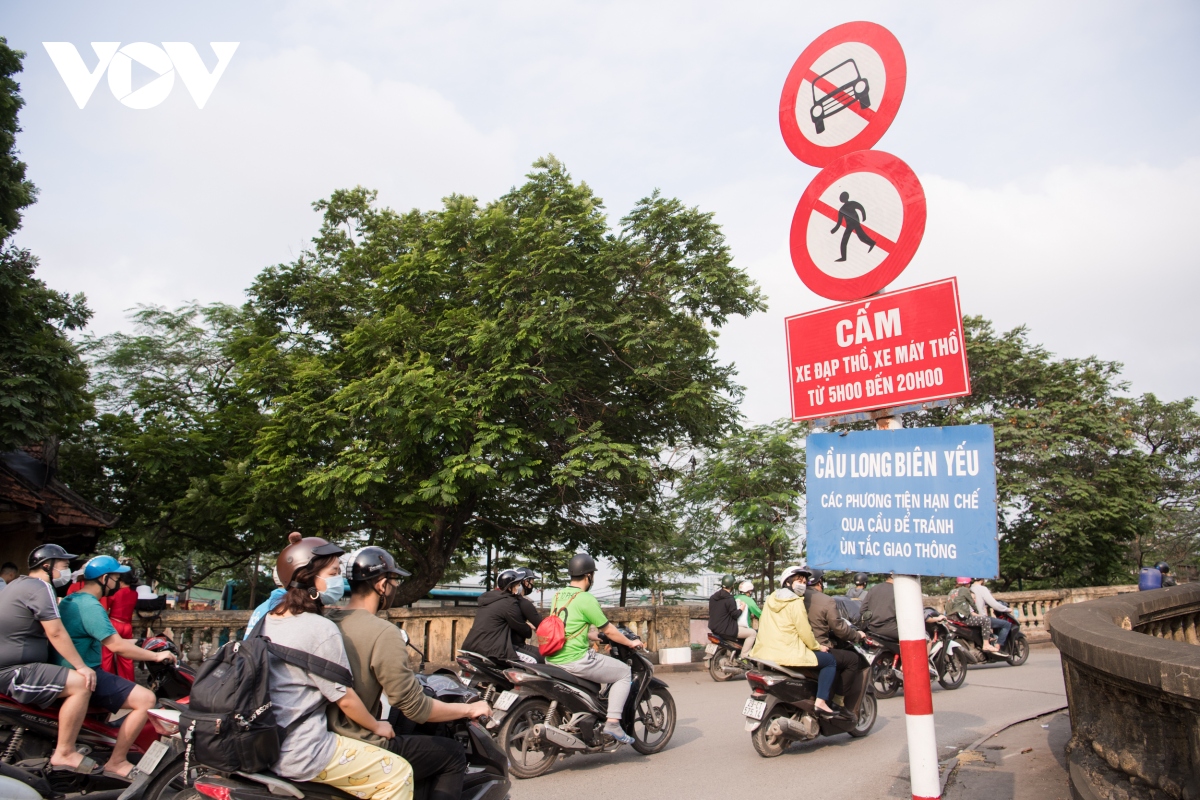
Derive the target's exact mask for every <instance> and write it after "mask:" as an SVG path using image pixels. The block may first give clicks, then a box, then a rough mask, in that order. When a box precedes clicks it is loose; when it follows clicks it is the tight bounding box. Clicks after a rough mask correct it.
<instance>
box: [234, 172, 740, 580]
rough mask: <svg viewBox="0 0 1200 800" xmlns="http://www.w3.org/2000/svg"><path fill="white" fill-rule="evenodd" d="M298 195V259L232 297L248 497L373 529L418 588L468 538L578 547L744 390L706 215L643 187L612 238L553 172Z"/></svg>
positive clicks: (731, 298) (723, 252) (708, 434)
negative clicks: (725, 342)
mask: <svg viewBox="0 0 1200 800" xmlns="http://www.w3.org/2000/svg"><path fill="white" fill-rule="evenodd" d="M373 200H374V194H373V193H372V192H368V191H366V190H364V189H361V188H359V189H355V190H350V191H340V192H336V193H334V194H333V196H331V197H330V199H329V200H327V201H323V202H321V203H318V204H317V208H318V209H319V210H321V211H322V212H324V215H325V220H324V224H323V226H322V228H321V231H320V234H319V235H318V236H317V238H316V239H315V240H314V248H313V250H312V251H311V252H309V253H306V254H304V255H303V256H302V257H301V258H300V259H298V260H297V261H296V262H294V263H292V264H288V265H283V266H279V267H276V268H272V269H270V270H267V271H266V272H265V273H264V274H262V275H261V276H260V277H259V279H258V280H257V281H256V282H255V284H254V287H253V288H252V290H251V302H250V307H251V311H252V313H253V315H254V317H255V322H254V325H255V327H254V335H253V336H252V337H249V339H248V340H247V341H246V342H245V344H244V347H245V352H247V353H249V354H250V359H251V360H250V361H249V362H248V363H247V365H246V366H245V367H244V368H243V370H242V374H243V376H244V377H245V380H246V383H247V387H248V388H249V390H251V391H253V392H254V393H255V397H257V398H258V399H259V400H260V402H261V403H262V404H263V407H264V409H265V410H266V412H267V414H266V420H265V422H264V424H263V427H262V429H261V430H260V432H259V434H258V437H257V440H256V451H255V463H254V465H253V467H252V473H253V477H254V480H255V482H256V484H257V485H258V487H259V491H260V492H263V493H269V494H271V495H272V496H273V497H276V498H279V500H280V502H282V503H284V504H286V505H287V506H288V507H290V508H294V509H297V510H299V509H311V510H312V514H313V515H320V516H321V517H322V519H323V525H324V529H325V530H327V531H329V532H331V533H336V532H338V531H369V532H371V535H376V534H379V535H382V536H383V537H384V539H385V540H386V541H388V542H391V543H393V544H394V546H395V547H396V548H397V549H398V551H399V555H400V556H401V557H402V558H403V559H404V560H405V561H406V562H407V563H408V565H409V566H410V567H412V568H413V571H414V578H413V579H412V580H410V581H407V582H406V583H405V584H404V586H402V587H401V596H400V598H399V600H400V602H408V601H411V600H413V599H415V598H417V597H420V596H422V595H423V594H424V593H425V592H426V591H428V589H429V588H430V587H432V586H433V585H434V584H435V583H436V582H437V581H438V579H439V578H440V577H441V575H442V574H443V572H444V571H445V570H446V567H447V565H448V564H449V562H450V559H451V557H452V556H453V554H454V553H455V552H456V551H457V550H459V549H460V548H461V547H462V546H463V545H464V543H467V542H469V540H470V539H471V538H472V537H473V536H474V535H475V534H476V533H479V534H483V533H486V532H488V531H494V530H501V531H506V532H509V534H510V535H512V536H515V537H518V538H524V537H528V538H529V539H531V540H534V541H537V540H539V539H543V540H545V539H551V540H555V541H558V542H570V541H582V540H585V539H586V537H587V535H588V531H589V530H594V529H595V525H596V523H597V521H598V520H599V519H601V518H602V517H603V516H604V515H605V514H606V513H609V512H610V511H611V509H612V508H614V507H618V506H620V505H621V503H622V502H623V498H624V497H627V496H629V494H630V493H631V491H632V490H633V489H635V488H636V487H638V486H641V485H644V484H646V483H647V482H650V481H653V480H654V470H653V460H654V458H655V456H656V454H657V453H658V452H659V451H660V450H661V449H662V448H664V447H670V446H673V445H674V444H676V443H682V444H693V443H694V444H700V445H702V444H708V443H711V442H714V441H715V440H716V439H717V438H718V437H719V436H720V435H721V434H723V433H724V432H725V430H726V429H728V428H729V427H730V426H731V425H732V424H733V422H734V420H735V417H736V414H737V402H738V400H739V397H740V391H741V390H740V387H738V386H737V385H736V384H735V383H734V381H733V374H734V373H733V369H732V368H731V367H729V366H725V365H722V364H720V363H719V362H718V361H717V359H716V338H715V331H716V329H717V328H719V327H721V326H722V325H723V324H724V323H725V322H726V320H727V319H728V318H729V317H730V316H731V315H746V314H749V313H752V312H753V311H756V310H759V309H761V308H762V307H763V305H762V301H761V298H760V295H759V293H758V291H757V289H756V288H755V287H754V285H753V284H752V283H751V281H750V280H749V279H748V278H747V277H746V275H745V274H744V273H743V272H741V271H740V270H738V269H737V268H735V267H734V266H733V265H732V263H731V257H730V254H729V251H728V248H727V247H726V245H725V242H724V238H723V236H722V234H721V232H720V229H719V228H718V227H717V225H716V224H715V223H714V222H713V220H712V216H711V215H710V214H706V213H702V212H700V211H698V210H696V209H692V208H687V207H685V206H684V205H683V204H682V203H680V202H679V201H677V200H670V199H666V198H663V197H660V196H659V195H658V194H657V193H655V194H653V195H651V196H650V197H648V198H645V199H643V200H642V201H640V202H639V203H638V204H637V205H636V206H635V208H634V209H633V210H632V211H631V212H630V213H629V215H627V216H626V217H624V218H623V219H622V220H621V224H620V228H619V230H616V231H613V230H611V229H610V228H609V226H608V223H607V219H606V216H605V214H604V210H603V205H602V203H601V201H600V199H599V198H597V197H596V196H595V195H594V194H593V193H592V192H591V190H590V189H589V188H588V187H587V186H586V185H585V184H582V183H575V182H573V181H572V180H571V178H570V176H569V175H568V174H567V172H566V170H565V169H564V168H563V166H562V165H561V164H560V163H558V162H557V161H556V160H554V159H553V158H547V159H542V160H540V161H538V162H536V163H535V164H534V169H533V172H532V173H530V175H529V179H528V182H527V183H525V184H524V185H522V186H520V187H517V188H514V189H512V190H511V191H509V192H508V193H507V194H505V195H504V196H503V197H501V198H500V199H498V200H496V201H495V202H492V203H489V204H487V205H480V204H479V203H478V202H477V201H476V200H474V199H473V198H469V197H462V196H451V197H448V198H447V199H446V200H445V202H444V205H443V207H442V208H441V209H439V210H436V211H430V212H420V211H412V212H409V213H407V214H398V213H395V212H393V211H391V210H387V209H377V208H375V207H374V206H373V205H372V202H373Z"/></svg>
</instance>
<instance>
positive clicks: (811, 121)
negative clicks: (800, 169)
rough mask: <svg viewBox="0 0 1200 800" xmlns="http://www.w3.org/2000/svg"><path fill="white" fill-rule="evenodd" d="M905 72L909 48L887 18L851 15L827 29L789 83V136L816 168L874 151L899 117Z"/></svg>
mask: <svg viewBox="0 0 1200 800" xmlns="http://www.w3.org/2000/svg"><path fill="white" fill-rule="evenodd" d="M906 78H907V68H906V66H905V63H904V51H903V50H902V49H901V47H900V43H899V42H898V41H896V37H895V36H893V35H892V33H891V31H889V30H888V29H887V28H884V27H883V26H882V25H876V24H875V23H874V22H847V23H846V24H844V25H838V26H837V27H836V28H832V29H830V30H828V31H826V32H825V33H823V34H821V35H820V36H818V37H817V39H816V41H814V42H813V43H812V44H810V45H809V46H808V47H806V48H804V52H803V53H801V54H800V57H799V58H797V59H796V63H795V64H793V65H792V70H791V72H789V73H788V76H787V80H786V81H784V83H783V94H782V95H781V96H780V98H779V129H780V131H781V132H782V133H783V141H784V142H785V143H786V144H787V146H788V149H789V150H791V151H792V154H793V155H794V156H796V158H798V159H800V160H801V161H803V162H804V163H806V164H811V165H812V166H814V167H823V166H825V165H826V164H828V163H830V162H831V161H833V160H834V159H836V158H839V157H841V156H844V155H846V154H847V153H853V152H854V151H856V150H869V149H870V148H871V147H873V146H874V145H875V143H876V142H878V141H879V139H880V138H881V137H882V136H883V134H884V133H885V132H886V131H887V129H888V126H889V125H891V124H892V120H894V119H895V118H896V111H897V110H899V108H900V100H901V99H902V98H903V97H904V84H905V80H906Z"/></svg>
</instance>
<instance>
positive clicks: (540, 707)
mask: <svg viewBox="0 0 1200 800" xmlns="http://www.w3.org/2000/svg"><path fill="white" fill-rule="evenodd" d="M549 711H550V704H549V703H548V702H546V701H545V700H542V699H541V698H534V699H532V700H526V701H525V702H524V703H521V705H519V706H517V707H516V708H515V709H513V710H512V711H511V712H510V713H509V715H508V716H507V717H505V718H504V723H503V724H502V725H501V726H500V731H499V735H498V737H497V738H498V739H499V740H500V748H501V749H502V750H504V754H505V755H506V756H508V771H509V772H511V773H512V774H513V776H514V777H517V778H522V779H524V778H536V777H537V776H539V775H544V774H546V773H547V772H548V771H549V770H550V768H551V767H553V766H554V762H555V760H557V758H558V748H557V747H555V746H554V745H552V744H550V743H548V742H543V741H539V740H536V739H534V738H533V736H532V735H531V734H530V731H532V729H533V726H534V725H537V724H538V723H542V722H545V721H546V715H547V714H548V713H549Z"/></svg>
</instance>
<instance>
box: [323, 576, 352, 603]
mask: <svg viewBox="0 0 1200 800" xmlns="http://www.w3.org/2000/svg"><path fill="white" fill-rule="evenodd" d="M345 594H346V580H345V579H344V578H343V577H342V576H341V575H335V576H334V577H332V578H326V579H325V591H323V592H321V593H320V594H318V595H317V599H318V600H320V601H321V605H325V606H332V605H337V603H338V601H339V600H341V599H342V596H343V595H345Z"/></svg>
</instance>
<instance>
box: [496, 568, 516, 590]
mask: <svg viewBox="0 0 1200 800" xmlns="http://www.w3.org/2000/svg"><path fill="white" fill-rule="evenodd" d="M519 580H521V574H520V573H519V572H517V571H516V570H515V569H506V570H504V571H503V572H501V573H500V574H499V575H497V576H496V588H498V589H507V588H508V587H510V586H512V585H513V584H514V583H516V582H518V581H519Z"/></svg>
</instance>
